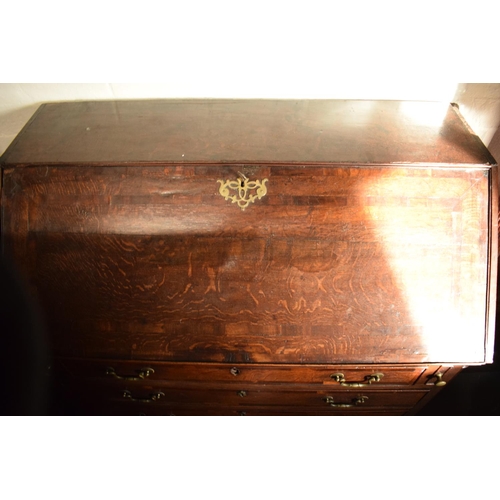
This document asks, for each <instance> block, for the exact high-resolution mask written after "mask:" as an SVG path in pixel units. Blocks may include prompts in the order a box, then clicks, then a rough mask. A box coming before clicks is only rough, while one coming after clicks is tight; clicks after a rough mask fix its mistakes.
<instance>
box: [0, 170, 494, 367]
mask: <svg viewBox="0 0 500 500" xmlns="http://www.w3.org/2000/svg"><path fill="white" fill-rule="evenodd" d="M485 174H487V169H486V167H485V169H480V168H477V169H461V168H448V169H439V168H436V169H432V168H429V169H422V168H412V167H411V166H407V167H402V166H401V167H396V166H391V167H383V166H372V167H370V168H365V167H362V166H352V165H351V166H329V167H327V166H321V167H318V166H315V167H312V166H311V167H305V166H280V165H273V166H269V165H253V166H248V165H231V166H220V165H208V166H197V167H193V166H165V167H164V166H151V167H135V168H134V167H129V166H127V167H120V166H116V167H114V168H105V167H102V168H101V167H92V168H90V167H71V168H66V167H43V168H18V169H12V170H8V171H5V173H4V189H3V197H2V203H3V207H2V208H3V214H4V216H3V227H2V230H3V235H2V238H3V248H5V251H6V252H7V253H9V254H11V255H12V256H13V258H14V260H15V263H16V264H17V265H18V266H19V267H20V268H21V269H22V270H24V271H25V272H26V274H27V275H28V277H29V281H30V285H31V286H32V289H33V290H35V291H36V293H37V294H38V297H39V299H40V302H41V304H42V307H43V308H44V310H45V312H46V316H47V319H48V323H49V331H50V332H51V335H52V345H53V347H54V351H55V353H56V354H57V355H58V356H71V357H101V358H104V357H117V358H126V359H149V360H151V361H153V360H158V361H159V360H170V361H199V362H203V361H211V362H228V363H248V362H252V363H280V364H281V363H297V364H303V363H328V364H329V363H332V362H335V363H360V364H362V363H388V364H397V363H415V364H420V363H432V362H445V361H449V362H457V361H459V362H464V363H465V362H483V361H484V335H485V332H484V327H485V318H486V291H487V276H488V249H489V241H488V235H489V219H488V217H489V216H488V204H489V200H488V197H489V191H490V185H489V177H488V175H485ZM245 178H246V179H249V181H251V182H254V183H257V182H259V183H260V185H261V186H262V184H264V180H266V179H267V181H266V183H265V186H266V193H265V194H264V192H263V191H260V192H259V188H257V187H254V188H251V189H250V188H249V186H248V185H247V186H246V187H248V192H247V191H246V188H245V187H244V186H243V185H242V186H241V190H242V192H241V193H239V195H245V193H246V195H248V196H256V198H255V199H253V200H252V202H249V204H248V205H246V206H243V205H245V204H243V205H242V204H240V203H239V201H235V202H234V203H233V202H232V201H233V200H232V199H231V196H233V195H234V196H236V194H233V193H237V192H238V189H236V190H232V188H231V189H230V196H229V197H228V196H227V195H226V194H225V191H226V187H227V185H226V183H227V182H236V183H238V182H240V183H243V184H244V182H246V181H245V180H244V179H245ZM224 186H226V187H224ZM256 186H257V184H256ZM19 187H22V189H20V188H19ZM228 189H229V188H228ZM258 194H259V195H262V196H260V197H259V196H257V195H258ZM246 195H245V196H246ZM423 256H425V258H423ZM450 318H452V320H451V319H450ZM442 325H446V328H443V326H442Z"/></svg>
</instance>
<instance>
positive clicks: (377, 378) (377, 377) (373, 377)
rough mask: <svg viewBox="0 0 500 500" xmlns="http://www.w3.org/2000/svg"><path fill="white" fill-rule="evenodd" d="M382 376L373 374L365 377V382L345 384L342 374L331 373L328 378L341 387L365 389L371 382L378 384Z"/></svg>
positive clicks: (381, 374)
mask: <svg viewBox="0 0 500 500" xmlns="http://www.w3.org/2000/svg"><path fill="white" fill-rule="evenodd" d="M383 376H384V374H383V373H373V374H372V375H367V376H366V377H365V382H347V381H346V379H345V377H344V374H343V373H333V374H332V375H330V378H331V379H333V380H334V381H335V382H338V383H339V384H340V385H342V386H343V387H366V386H368V385H370V384H372V383H373V382H380V379H381V378H382V377H383Z"/></svg>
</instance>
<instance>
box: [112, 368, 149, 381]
mask: <svg viewBox="0 0 500 500" xmlns="http://www.w3.org/2000/svg"><path fill="white" fill-rule="evenodd" d="M154 372H155V371H154V370H153V369H152V368H141V369H140V370H138V375H118V374H117V373H116V372H115V369H114V368H112V367H108V368H106V375H110V376H111V377H114V378H116V379H118V380H144V379H145V378H146V377H149V376H150V375H151V374H152V373H154Z"/></svg>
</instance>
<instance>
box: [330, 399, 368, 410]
mask: <svg viewBox="0 0 500 500" xmlns="http://www.w3.org/2000/svg"><path fill="white" fill-rule="evenodd" d="M367 399H368V396H358V397H357V398H354V399H353V400H352V402H351V403H336V402H335V401H334V399H333V397H332V396H327V397H326V398H323V401H324V402H325V403H326V404H327V405H329V406H331V407H332V408H353V407H355V406H359V405H362V404H364V403H365V401H366V400H367Z"/></svg>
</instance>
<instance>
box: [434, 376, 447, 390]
mask: <svg viewBox="0 0 500 500" xmlns="http://www.w3.org/2000/svg"><path fill="white" fill-rule="evenodd" d="M434 376H435V377H436V378H437V381H436V382H434V385H435V386H436V387H444V386H445V385H446V382H445V381H444V380H443V376H444V373H436V375H434Z"/></svg>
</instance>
